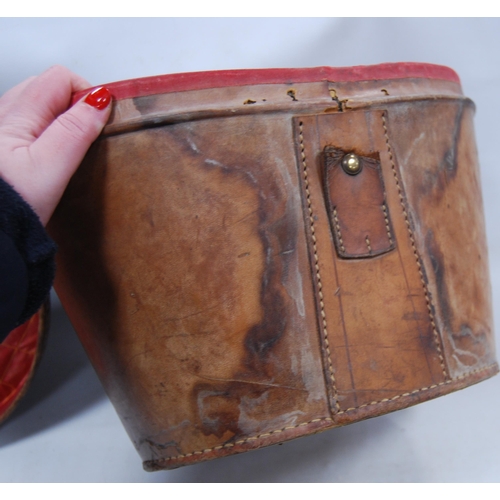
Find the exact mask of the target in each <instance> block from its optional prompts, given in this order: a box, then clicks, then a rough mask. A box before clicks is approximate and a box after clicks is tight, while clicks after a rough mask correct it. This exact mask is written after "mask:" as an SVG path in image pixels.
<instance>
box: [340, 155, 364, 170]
mask: <svg viewBox="0 0 500 500" xmlns="http://www.w3.org/2000/svg"><path fill="white" fill-rule="evenodd" d="M342 168H343V169H344V171H345V172H346V173H348V174H349V175H356V174H359V172H361V161H360V160H359V157H358V156H357V155H355V154H354V153H349V154H346V155H345V156H344V158H342Z"/></svg>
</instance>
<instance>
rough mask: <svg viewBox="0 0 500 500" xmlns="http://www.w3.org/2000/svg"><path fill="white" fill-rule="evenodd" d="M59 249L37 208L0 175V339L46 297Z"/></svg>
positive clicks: (25, 318) (31, 313) (30, 313)
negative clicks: (48, 232) (41, 219)
mask: <svg viewBox="0 0 500 500" xmlns="http://www.w3.org/2000/svg"><path fill="white" fill-rule="evenodd" d="M56 250H57V247H56V244H55V243H54V242H53V241H52V240H51V239H50V237H49V236H48V235H47V233H46V231H45V228H44V227H43V225H42V223H41V222H40V219H39V218H38V216H37V215H36V213H35V212H34V210H33V209H32V208H31V207H30V206H29V205H28V204H27V203H26V202H25V201H24V200H23V199H22V198H21V196H20V195H19V194H18V193H17V192H16V191H15V190H14V189H13V188H12V187H11V186H9V185H8V184H7V183H6V182H5V181H4V180H2V179H1V178H0V342H1V341H2V340H4V338H5V337H6V336H7V335H8V333H9V332H10V331H11V330H12V329H13V328H15V327H16V326H19V325H21V324H22V323H24V322H25V321H26V320H28V319H29V318H30V317H31V316H32V315H33V314H35V312H36V311H37V310H38V309H39V308H40V307H41V305H42V304H43V302H44V301H45V299H46V298H47V296H48V294H49V292H50V288H51V286H52V283H53V281H54V276H55V261H54V256H55V253H56Z"/></svg>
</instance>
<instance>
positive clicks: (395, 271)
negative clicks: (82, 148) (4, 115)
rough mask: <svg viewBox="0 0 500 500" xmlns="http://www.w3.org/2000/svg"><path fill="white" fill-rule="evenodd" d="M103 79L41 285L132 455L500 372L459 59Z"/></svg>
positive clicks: (294, 430)
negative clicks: (104, 115)
mask: <svg viewBox="0 0 500 500" xmlns="http://www.w3.org/2000/svg"><path fill="white" fill-rule="evenodd" d="M107 87H108V88H109V89H110V91H111V93H112V95H113V98H114V102H113V111H112V115H111V118H110V121H109V122H108V124H107V126H106V127H105V129H104V131H103V133H102V135H101V137H100V138H99V139H98V140H97V141H96V142H95V143H94V145H93V146H92V148H91V149H90V151H89V152H88V154H87V156H86V158H85V160H84V162H83V164H82V165H81V167H80V169H79V170H78V172H77V173H76V175H75V176H74V177H73V179H72V180H71V182H70V185H69V187H68V189H67V191H66V194H65V195H64V197H63V199H62V201H61V204H60V205H59V207H58V209H57V211H56V213H55V215H54V217H53V219H52V221H51V223H50V232H51V234H52V236H53V237H54V239H55V240H56V242H57V243H58V245H59V248H60V250H59V253H58V262H57V264H58V275H57V278H56V291H57V293H58V295H59V297H60V299H61V302H62V304H63V306H64V307H65V309H66V311H67V313H68V315H69V317H70V319H71V321H72V323H73V325H74V327H75V329H76V331H77V333H78V335H79V336H80V338H81V341H82V343H83V345H84V347H85V349H86V351H87V352H88V355H89V357H90V359H91V361H92V363H93V365H94V367H95V369H96V371H97V373H98V375H99V377H100V379H101V381H102V383H103V385H104V387H105V389H106V391H107V393H108V395H109V397H110V399H111V401H112V403H113V405H114V406H115V408H116V410H117V412H118V414H119V415H120V418H121V420H122V422H123V425H124V426H125V428H126V429H127V431H128V433H129V435H130V437H131V439H132V441H133V443H134V445H135V447H136V448H137V450H138V452H139V454H140V456H141V457H142V460H143V462H144V467H145V468H146V469H147V470H158V469H169V468H175V467H179V466H182V465H186V464H192V463H196V462H200V461H203V460H208V459H212V458H216V457H222V456H226V455H229V454H234V453H240V452H244V451H248V450H252V449H256V448H259V447H262V446H267V445H271V444H275V443H279V442H282V441H285V440H289V439H293V438H297V437H299V436H304V435H308V434H312V433H316V432H318V431H323V430H325V429H329V428H333V427H337V426H341V425H345V424H349V423H351V422H356V421H359V420H362V419H366V418H370V417H375V416H377V415H382V414H384V413H387V412H391V411H394V410H398V409H401V408H405V407H408V406H410V405H414V404H416V403H420V402H422V401H426V400H428V399H431V398H435V397H437V396H441V395H443V394H447V393H449V392H452V391H455V390H457V389H461V388H464V387H466V386H468V385H471V384H474V383H476V382H479V381H481V380H484V379H486V378H488V377H490V376H492V375H494V374H495V373H497V371H498V366H497V364H496V361H495V351H494V337H493V329H492V328H493V327H492V311H491V292H490V284H489V276H488V257H487V248H486V238H485V225H484V218H483V206H482V197H481V187H480V178H479V167H478V161H477V152H476V146H475V140H474V132H473V115H474V104H473V103H472V102H471V101H470V100H469V99H468V98H466V97H464V96H463V94H462V90H461V85H460V81H459V79H458V76H457V75H456V73H455V72H454V71H453V70H451V69H449V68H446V67H442V66H435V65H431V64H417V63H399V64H381V65H377V66H367V67H353V68H328V67H320V68H308V69H268V70H234V71H218V72H205V73H187V74H178V75H165V76H159V77H149V78H143V79H138V80H130V81H125V82H117V83H112V84H109V85H107ZM83 95H84V94H83V93H82V94H79V95H77V96H75V100H76V99H78V98H81V97H82V96H83Z"/></svg>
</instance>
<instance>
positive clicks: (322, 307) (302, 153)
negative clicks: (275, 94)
mask: <svg viewBox="0 0 500 500" xmlns="http://www.w3.org/2000/svg"><path fill="white" fill-rule="evenodd" d="M299 139H300V157H301V162H302V174H303V177H304V189H305V192H306V203H307V210H308V212H309V227H310V230H311V240H312V246H313V252H314V269H315V272H316V279H317V283H318V296H319V304H320V310H321V322H322V333H323V340H324V346H325V350H326V354H327V358H328V371H329V375H330V380H331V383H332V388H333V396H334V398H335V407H336V410H337V412H339V411H340V405H339V401H338V393H337V383H336V380H335V374H334V371H333V365H332V357H331V353H330V344H329V342H328V327H327V326H328V325H327V322H326V314H325V304H324V302H323V285H322V282H321V274H320V271H319V257H318V247H317V245H316V235H315V228H314V214H313V209H312V201H311V193H310V191H309V180H308V172H307V161H306V154H305V146H304V135H303V123H302V122H299ZM341 241H342V240H341Z"/></svg>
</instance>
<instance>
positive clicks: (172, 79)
mask: <svg viewBox="0 0 500 500" xmlns="http://www.w3.org/2000/svg"><path fill="white" fill-rule="evenodd" d="M399 78H430V79H434V80H449V81H452V82H457V83H460V79H459V77H458V75H457V74H456V73H455V71H453V70H452V69H451V68H448V67H446V66H439V65H436V64H427V63H384V64H377V65H373V66H352V67H347V68H331V67H328V66H320V67H317V68H292V69H286V68H276V69H235V70H223V71H202V72H196V73H176V74H172V75H161V76H150V77H146V78H137V79H134V80H123V81H121V82H115V83H109V84H106V85H105V87H106V88H107V89H108V90H110V91H111V94H112V96H113V99H115V100H119V99H129V98H131V97H142V96H146V95H153V94H163V93H167V92H182V91H186V90H200V89H207V88H220V87H232V86H240V85H259V84H266V83H289V84H292V83H303V82H314V81H322V80H328V81H331V82H351V81H361V80H388V79H399ZM89 90H90V89H89ZM89 90H84V91H81V92H78V93H76V94H75V95H74V97H73V104H74V103H75V102H76V101H78V100H79V99H81V98H82V97H83V96H84V95H86V94H88V92H89Z"/></svg>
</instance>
